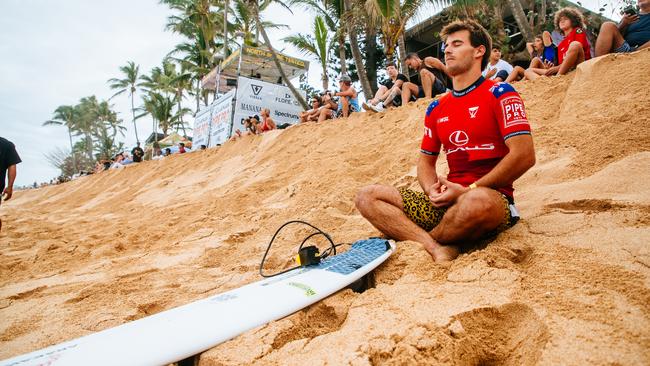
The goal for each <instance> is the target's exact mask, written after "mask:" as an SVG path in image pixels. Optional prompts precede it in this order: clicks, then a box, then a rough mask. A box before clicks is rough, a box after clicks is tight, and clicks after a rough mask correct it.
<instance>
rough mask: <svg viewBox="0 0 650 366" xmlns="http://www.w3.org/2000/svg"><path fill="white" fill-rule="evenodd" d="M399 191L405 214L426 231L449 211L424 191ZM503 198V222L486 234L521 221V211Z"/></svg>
mask: <svg viewBox="0 0 650 366" xmlns="http://www.w3.org/2000/svg"><path fill="white" fill-rule="evenodd" d="M399 193H400V195H401V196H402V201H403V202H404V214H406V216H407V217H408V218H409V219H410V220H411V221H413V222H414V223H416V224H417V225H418V226H419V227H421V228H422V229H424V230H426V231H431V230H433V228H434V227H436V226H437V225H438V224H439V223H440V221H441V220H442V217H443V216H444V215H445V212H447V208H446V207H445V208H439V207H435V206H433V203H431V200H430V199H429V197H428V196H427V195H426V194H424V192H418V191H413V190H410V189H406V188H402V189H400V190H399ZM501 198H503V207H504V209H505V215H504V217H503V222H502V223H501V224H500V225H499V226H498V227H497V228H496V229H494V230H493V231H492V232H490V233H488V234H486V236H492V235H496V234H498V233H500V232H502V231H504V230H506V229H508V228H510V227H512V226H513V225H514V224H516V223H517V221H519V212H517V208H516V207H515V205H514V204H511V203H510V202H509V201H508V199H507V198H506V196H504V195H501Z"/></svg>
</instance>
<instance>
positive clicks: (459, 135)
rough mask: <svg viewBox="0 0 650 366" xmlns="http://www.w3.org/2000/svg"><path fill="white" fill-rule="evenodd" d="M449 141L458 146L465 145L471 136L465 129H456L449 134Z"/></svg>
mask: <svg viewBox="0 0 650 366" xmlns="http://www.w3.org/2000/svg"><path fill="white" fill-rule="evenodd" d="M449 142H451V143H452V144H454V145H456V146H463V145H465V144H466V143H467V142H469V137H468V136H467V134H466V133H465V131H461V130H458V131H454V132H452V133H451V134H450V135H449Z"/></svg>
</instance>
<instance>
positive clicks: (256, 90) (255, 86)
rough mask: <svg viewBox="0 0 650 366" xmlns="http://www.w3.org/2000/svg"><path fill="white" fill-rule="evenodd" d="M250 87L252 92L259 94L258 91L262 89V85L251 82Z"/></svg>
mask: <svg viewBox="0 0 650 366" xmlns="http://www.w3.org/2000/svg"><path fill="white" fill-rule="evenodd" d="M251 89H253V94H255V95H259V94H260V92H261V91H262V87H261V86H260V85H255V84H251Z"/></svg>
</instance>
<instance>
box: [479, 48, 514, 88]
mask: <svg viewBox="0 0 650 366" xmlns="http://www.w3.org/2000/svg"><path fill="white" fill-rule="evenodd" d="M511 72H512V65H510V64H509V63H508V62H506V61H504V60H502V59H501V48H500V47H499V46H498V45H493V46H492V51H491V52H490V62H488V64H487V66H486V67H485V70H483V76H484V77H485V78H486V79H492V80H494V81H498V82H502V81H505V80H506V79H507V78H508V75H510V73H511Z"/></svg>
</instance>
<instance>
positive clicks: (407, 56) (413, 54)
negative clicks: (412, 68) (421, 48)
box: [404, 52, 420, 61]
mask: <svg viewBox="0 0 650 366" xmlns="http://www.w3.org/2000/svg"><path fill="white" fill-rule="evenodd" d="M416 57H417V58H420V56H418V54H417V52H409V53H407V54H406V58H404V61H406V60H410V59H412V58H416Z"/></svg>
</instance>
